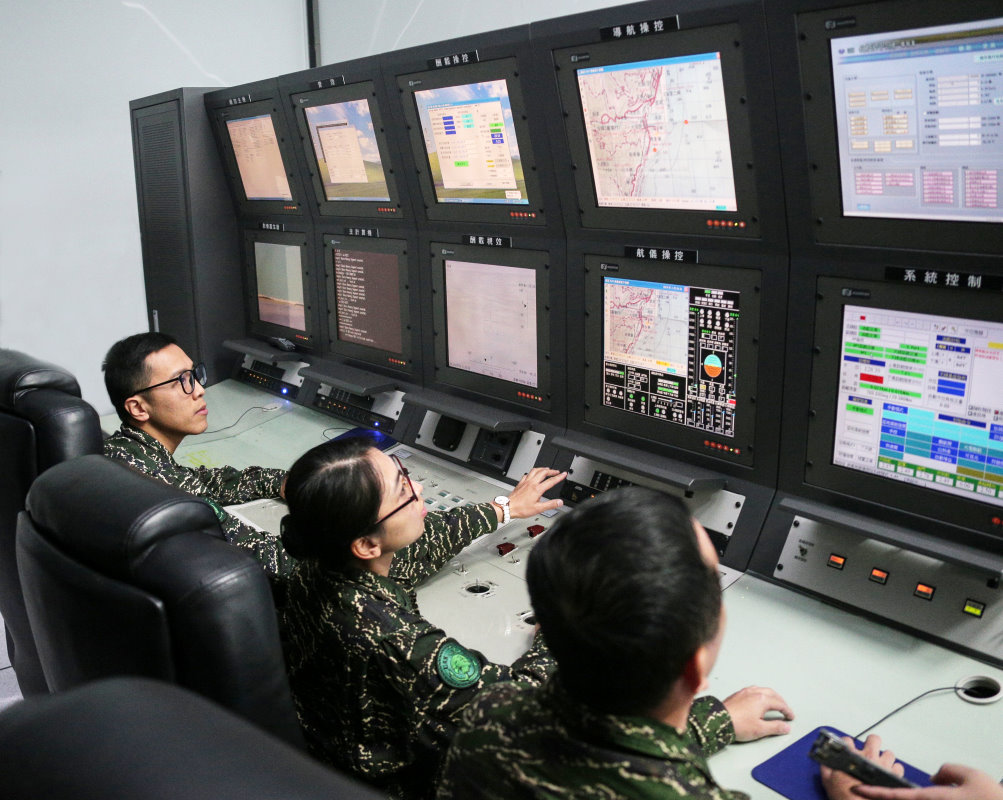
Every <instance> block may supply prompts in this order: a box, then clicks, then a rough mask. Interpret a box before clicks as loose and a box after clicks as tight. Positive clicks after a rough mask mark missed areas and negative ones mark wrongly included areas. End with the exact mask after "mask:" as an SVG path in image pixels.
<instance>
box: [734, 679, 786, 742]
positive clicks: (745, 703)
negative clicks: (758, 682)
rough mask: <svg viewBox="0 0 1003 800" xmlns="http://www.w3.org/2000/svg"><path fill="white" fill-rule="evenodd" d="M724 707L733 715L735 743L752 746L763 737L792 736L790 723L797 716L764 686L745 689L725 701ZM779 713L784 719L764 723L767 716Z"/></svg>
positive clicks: (781, 699) (775, 694) (783, 701)
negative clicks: (750, 744)
mask: <svg viewBox="0 0 1003 800" xmlns="http://www.w3.org/2000/svg"><path fill="white" fill-rule="evenodd" d="M724 707H725V708H726V709H728V713H729V714H731V722H732V724H733V725H734V726H735V741H737V742H751V741H753V740H755V739H762V738H763V737H764V736H779V735H781V734H784V733H790V730H791V726H790V725H788V724H787V720H790V719H794V712H793V711H792V710H791V707H790V706H789V705H787V701H786V700H784V698H782V697H781V696H780V695H779V694H777V693H776V692H775V691H774V690H773V689H767V688H765V687H762V686H746V687H745V688H744V689H740V690H739V691H737V692H735V693H734V694H733V695H730V696H729V697H726V698H725V699H724ZM771 711H778V712H780V713H781V714H783V717H784V718H783V719H765V716H766V714H768V713H769V712H771Z"/></svg>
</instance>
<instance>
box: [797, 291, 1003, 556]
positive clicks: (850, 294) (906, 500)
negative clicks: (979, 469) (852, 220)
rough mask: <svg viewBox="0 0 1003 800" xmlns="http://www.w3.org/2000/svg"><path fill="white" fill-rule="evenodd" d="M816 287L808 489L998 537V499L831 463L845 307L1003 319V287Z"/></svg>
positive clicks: (804, 473) (868, 508) (865, 508)
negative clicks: (980, 498) (995, 523)
mask: <svg viewBox="0 0 1003 800" xmlns="http://www.w3.org/2000/svg"><path fill="white" fill-rule="evenodd" d="M816 289H817V291H816V295H815V298H816V299H815V303H816V306H815V322H814V330H813V345H814V346H813V348H812V353H813V355H812V363H811V385H810V394H809V403H810V406H809V408H810V412H809V414H808V427H807V435H806V442H805V462H804V465H803V468H802V470H801V478H802V481H803V484H802V486H803V488H808V487H810V488H811V489H812V490H813V492H821V493H823V494H824V495H827V496H829V497H835V496H839V497H842V498H844V500H845V504H846V505H847V506H848V507H855V508H857V509H858V510H860V511H861V512H862V513H868V512H873V511H875V510H880V512H881V513H882V514H883V515H887V514H888V513H889V511H892V512H894V513H896V514H899V515H903V514H904V515H910V516H912V515H916V516H919V517H923V518H926V519H927V520H930V521H932V522H933V523H940V524H947V525H953V526H957V527H960V528H964V529H968V530H974V531H979V532H981V533H983V534H989V535H991V536H995V537H997V538H999V537H1001V536H1003V532H1001V531H1000V529H999V528H998V526H995V527H994V526H993V524H992V518H993V517H996V518H999V517H1000V516H1003V508H1001V507H999V506H993V505H991V504H989V503H985V502H979V501H977V500H968V499H966V498H964V497H960V496H958V495H954V494H949V493H946V492H945V493H941V492H937V491H935V490H929V489H926V488H924V487H921V486H914V485H912V484H908V483H905V482H903V481H898V480H895V479H892V478H886V477H883V476H881V475H876V474H872V473H868V472H863V471H860V470H854V469H852V468H850V467H844V466H836V465H835V464H833V463H832V456H833V442H834V437H835V425H836V411H837V409H836V400H837V397H838V391H837V389H838V384H839V374H840V355H841V351H842V330H843V314H844V312H843V309H844V307H845V306H848V305H850V306H865V307H873V308H876V309H877V308H880V309H887V310H891V311H904V312H912V313H920V314H932V315H937V316H947V317H959V318H963V319H975V320H984V321H990V322H992V323H993V324H996V325H1003V298H1001V297H1000V294H999V293H998V292H992V291H968V290H964V289H947V288H943V287H927V286H905V285H902V284H901V283H895V282H887V281H884V282H883V281H875V280H867V279H858V278H848V277H835V276H826V275H823V276H820V277H819V278H818V279H817V283H816Z"/></svg>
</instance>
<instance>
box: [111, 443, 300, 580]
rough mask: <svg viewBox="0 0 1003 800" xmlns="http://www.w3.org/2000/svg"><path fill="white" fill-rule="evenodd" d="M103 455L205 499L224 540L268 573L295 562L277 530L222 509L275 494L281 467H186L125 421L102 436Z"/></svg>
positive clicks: (285, 569)
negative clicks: (254, 524)
mask: <svg viewBox="0 0 1003 800" xmlns="http://www.w3.org/2000/svg"><path fill="white" fill-rule="evenodd" d="M104 454H105V455H106V456H107V457H108V458H114V459H117V460H118V461H122V462H124V463H126V464H127V465H129V466H130V467H132V468H133V469H134V470H137V471H139V472H142V473H144V474H146V475H149V476H150V477H151V478H156V479H157V480H159V481H163V482H164V483H169V484H170V485H171V486H176V487H177V488H178V489H181V490H183V491H185V492H188V493H189V494H191V495H194V496H195V497H200V498H202V499H203V500H205V501H206V502H207V503H209V505H211V506H212V508H213V511H215V512H216V518H217V519H218V520H219V525H220V527H221V528H222V529H223V535H224V536H225V537H226V540H227V541H228V542H229V543H230V544H235V545H237V546H238V547H242V548H244V549H245V550H247V551H248V552H249V553H250V554H251V555H252V556H254V558H255V559H257V560H258V561H259V562H260V563H261V564H262V566H264V568H265V571H266V572H267V573H269V574H270V575H285V574H286V573H288V572H289V571H290V570H291V569H292V567H293V565H294V564H295V563H296V560H295V559H294V558H293V557H292V556H290V555H289V554H287V553H286V551H285V548H284V547H283V546H282V541H281V539H280V538H279V536H278V534H272V533H268V532H267V531H259V530H257V529H255V528H252V527H250V526H249V525H245V524H244V523H242V522H241V521H240V520H238V519H237V518H236V517H234V516H232V515H231V514H228V513H227V512H226V511H225V510H224V509H223V506H227V505H235V504H237V503H247V502H249V501H251V500H260V499H262V498H265V497H278V496H279V491H280V490H281V488H282V481H283V480H284V479H285V476H286V472H285V470H282V469H266V468H265V467H248V468H247V469H244V470H238V469H234V468H233V467H217V468H215V469H210V468H208V467H198V468H197V469H195V468H192V467H185V466H182V465H181V464H179V463H178V462H177V461H175V460H174V457H173V456H172V455H171V454H170V453H169V452H168V451H167V448H166V447H164V446H163V445H162V444H161V443H160V442H158V441H157V440H156V439H155V438H153V437H152V436H150V435H149V434H146V433H144V432H143V431H141V430H139V429H137V428H133V427H131V426H129V425H123V426H122V427H121V428H119V429H118V430H117V431H116V432H115V433H114V434H112V435H111V436H110V437H108V438H107V439H105V442H104Z"/></svg>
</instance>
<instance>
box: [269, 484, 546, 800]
mask: <svg viewBox="0 0 1003 800" xmlns="http://www.w3.org/2000/svg"><path fill="white" fill-rule="evenodd" d="M496 525H497V518H496V516H495V513H494V510H493V509H492V507H491V505H490V504H487V503H485V504H482V505H477V506H468V507H465V508H460V509H454V510H451V511H444V512H431V513H429V514H428V515H427V516H426V517H425V532H424V535H423V536H422V537H421V538H420V539H419V540H418V541H416V542H414V543H413V544H411V545H410V546H408V547H407V548H405V549H403V550H401V551H400V552H399V553H397V555H396V556H395V557H394V560H393V562H392V564H391V567H390V577H384V576H381V575H376V574H373V573H371V572H366V571H363V570H360V569H357V568H353V567H347V568H345V569H344V570H342V571H333V570H329V569H325V568H323V567H321V566H320V565H319V564H318V563H317V562H315V561H313V560H303V561H301V562H300V563H299V565H298V566H297V567H296V568H295V569H294V570H293V572H292V574H291V575H290V576H289V578H288V580H287V585H286V587H285V593H284V597H285V601H284V604H283V605H282V607H281V608H280V612H279V627H280V630H281V632H282V637H283V647H284V648H285V655H286V664H287V667H288V669H289V677H290V684H291V686H292V690H293V697H294V700H295V702H296V709H297V713H298V714H299V719H300V723H301V725H302V727H303V732H304V735H305V737H306V740H307V744H308V747H309V749H310V752H311V753H312V754H313V755H314V756H316V757H317V758H319V759H321V760H322V761H325V762H327V763H329V764H332V765H334V766H336V767H338V768H340V769H343V770H348V771H350V772H352V773H354V774H355V775H357V776H359V777H361V778H363V779H364V780H367V781H369V782H370V783H372V784H374V785H376V786H378V787H381V788H383V789H384V790H386V791H388V792H389V793H390V794H391V795H393V796H396V797H405V798H413V797H430V796H431V795H432V794H433V791H434V781H435V778H436V775H437V773H438V769H439V765H440V764H441V760H442V757H443V755H444V754H445V750H446V747H447V745H448V744H449V740H450V739H451V738H452V736H453V733H454V731H455V729H456V725H457V723H458V721H459V716H460V713H461V712H462V711H463V709H464V708H466V707H467V705H468V704H469V703H470V702H471V700H473V698H474V697H475V696H476V695H477V694H478V693H479V692H480V691H481V690H482V689H483V688H484V687H485V686H488V685H489V684H493V683H497V682H498V681H508V680H519V681H525V682H527V683H530V684H534V685H535V684H540V683H542V682H543V681H545V680H546V677H547V675H548V674H549V673H550V672H551V671H552V670H553V667H554V662H553V660H552V658H551V656H550V654H549V651H548V650H547V649H546V647H545V645H544V643H543V640H542V638H541V637H540V636H539V635H537V636H536V638H535V639H534V641H533V644H532V647H531V648H530V649H529V650H528V651H527V652H526V653H525V654H524V655H523V656H521V657H520V658H519V659H518V660H516V661H515V663H513V664H512V665H511V666H505V665H502V664H493V663H491V662H489V661H487V660H486V659H485V658H484V657H483V656H482V655H481V654H480V653H477V652H476V651H471V650H467V649H466V648H463V647H462V645H461V644H459V643H457V642H456V641H455V640H454V639H450V638H449V637H448V636H447V635H446V634H445V633H444V632H443V631H442V630H441V629H439V628H437V627H435V626H434V625H433V624H432V623H430V622H428V621H427V620H425V619H424V618H423V617H422V616H421V612H420V611H419V610H418V604H417V600H416V597H415V587H416V586H417V584H418V583H419V582H420V581H422V580H423V579H425V578H427V577H429V576H430V575H433V574H434V573H435V572H437V571H438V570H439V569H440V568H441V567H442V566H443V565H445V564H446V562H448V561H449V559H451V558H452V557H453V556H454V555H455V554H456V553H458V552H459V551H460V550H461V549H463V548H464V547H465V546H466V545H467V544H469V543H470V542H471V540H473V539H474V538H475V537H477V536H479V535H481V534H482V533H486V532H488V531H491V530H494V528H495V527H496ZM457 653H459V654H461V656H462V657H463V659H467V664H466V666H470V665H471V664H472V665H473V669H472V670H468V671H467V672H466V673H463V674H461V675H460V676H459V677H460V678H461V680H457V681H455V683H459V684H461V685H464V684H466V682H467V679H469V678H472V677H476V680H475V681H473V682H472V683H470V684H469V685H466V687H465V688H456V686H454V685H450V683H448V682H447V680H446V679H444V673H443V672H442V666H441V664H440V661H439V655H440V654H443V655H449V654H457ZM445 678H450V675H449V674H448V673H446V674H445Z"/></svg>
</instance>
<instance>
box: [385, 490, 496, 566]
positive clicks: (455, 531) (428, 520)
mask: <svg viewBox="0 0 1003 800" xmlns="http://www.w3.org/2000/svg"><path fill="white" fill-rule="evenodd" d="M497 527H498V516H497V515H496V514H495V511H494V508H493V507H492V506H491V504H490V503H481V504H480V505H476V506H464V507H463V508H454V509H452V510H450V511H431V512H429V514H428V516H426V517H425V533H424V535H423V536H422V537H421V538H420V539H418V541H416V542H414V543H413V544H410V545H408V546H407V547H405V548H404V549H403V550H401V551H400V552H399V553H397V555H396V556H395V557H394V560H393V562H392V563H391V565H390V577H391V578H393V579H394V580H396V581H400V582H401V583H404V584H408V585H410V586H417V585H418V584H419V583H420V582H421V581H423V580H425V578H428V577H430V576H432V575H434V574H435V573H436V572H438V571H439V570H440V569H442V567H443V566H444V565H445V564H446V563H447V562H448V561H449V559H451V558H452V557H453V556H455V555H456V554H457V553H459V552H460V551H461V550H462V549H463V548H464V547H466V546H467V545H468V544H470V543H471V542H472V541H473V540H474V539H476V538H477V537H478V536H481V535H482V534H485V533H489V532H490V531H493V530H494V529H495V528H497Z"/></svg>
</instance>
